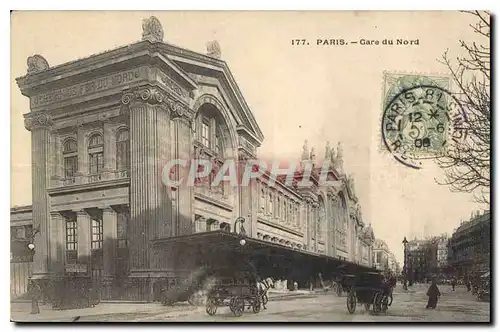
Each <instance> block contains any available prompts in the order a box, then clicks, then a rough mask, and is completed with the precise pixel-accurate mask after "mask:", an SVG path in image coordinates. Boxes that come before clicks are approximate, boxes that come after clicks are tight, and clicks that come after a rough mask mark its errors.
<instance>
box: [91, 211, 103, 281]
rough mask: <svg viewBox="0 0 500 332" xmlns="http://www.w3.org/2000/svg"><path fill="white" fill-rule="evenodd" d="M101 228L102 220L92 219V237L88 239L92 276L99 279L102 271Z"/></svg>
mask: <svg viewBox="0 0 500 332" xmlns="http://www.w3.org/2000/svg"><path fill="white" fill-rule="evenodd" d="M102 242H103V229H102V220H95V219H92V237H91V240H90V248H91V249H92V251H91V271H92V278H94V279H96V280H100V278H101V277H102V272H103V252H102Z"/></svg>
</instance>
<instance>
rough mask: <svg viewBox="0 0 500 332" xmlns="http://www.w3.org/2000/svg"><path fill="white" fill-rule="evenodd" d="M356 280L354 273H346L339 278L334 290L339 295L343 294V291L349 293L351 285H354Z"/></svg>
mask: <svg viewBox="0 0 500 332" xmlns="http://www.w3.org/2000/svg"><path fill="white" fill-rule="evenodd" d="M355 280H356V276H355V275H353V274H344V275H342V276H341V277H340V278H338V279H337V282H336V283H335V286H334V291H335V293H336V294H337V295H338V296H342V293H348V294H349V291H350V290H351V287H353V286H354V282H355Z"/></svg>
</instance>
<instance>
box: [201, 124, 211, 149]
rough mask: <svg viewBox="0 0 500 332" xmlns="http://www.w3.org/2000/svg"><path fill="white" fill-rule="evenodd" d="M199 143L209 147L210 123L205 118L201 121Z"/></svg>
mask: <svg viewBox="0 0 500 332" xmlns="http://www.w3.org/2000/svg"><path fill="white" fill-rule="evenodd" d="M201 144H203V145H204V146H206V147H207V148H210V125H209V124H208V121H206V120H203V122H202V123H201Z"/></svg>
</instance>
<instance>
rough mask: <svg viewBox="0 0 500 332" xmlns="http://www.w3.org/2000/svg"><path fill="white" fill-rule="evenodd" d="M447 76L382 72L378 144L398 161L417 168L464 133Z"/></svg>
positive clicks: (441, 152)
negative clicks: (381, 108) (424, 160)
mask: <svg viewBox="0 0 500 332" xmlns="http://www.w3.org/2000/svg"><path fill="white" fill-rule="evenodd" d="M450 81H451V80H450V78H447V77H433V76H422V75H405V74H390V73H385V74H384V97H383V110H382V111H383V115H382V123H381V133H382V144H383V146H384V148H385V149H386V150H388V151H389V152H390V153H391V154H392V155H393V156H394V158H395V159H396V160H398V161H399V162H401V163H402V164H404V165H406V166H409V167H412V168H421V167H422V160H423V159H433V158H438V157H439V156H442V155H443V154H444V153H445V152H446V149H447V148H448V147H449V146H450V144H459V143H460V141H461V140H463V139H465V138H466V136H467V131H466V128H463V123H464V122H465V121H464V120H465V112H464V111H463V109H462V106H461V105H460V102H459V101H458V99H457V98H456V97H455V96H454V95H453V94H452V93H451V92H450V85H451V82H450Z"/></svg>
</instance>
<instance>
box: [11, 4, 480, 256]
mask: <svg viewBox="0 0 500 332" xmlns="http://www.w3.org/2000/svg"><path fill="white" fill-rule="evenodd" d="M150 15H155V16H156V17H157V18H158V19H159V20H160V22H161V24H162V26H163V30H164V36H165V37H164V41H165V42H167V43H170V44H174V45H178V46H181V47H183V48H187V49H191V50H193V51H196V52H200V53H205V51H206V43H207V42H208V41H211V40H217V41H218V42H219V44H220V46H221V51H222V59H223V60H225V61H226V62H227V64H228V66H229V68H230V70H231V72H232V74H233V76H234V77H235V79H236V82H237V84H238V86H239V88H240V90H241V91H242V93H243V95H244V97H245V100H246V102H247V103H248V105H249V106H250V109H251V110H252V112H253V114H254V116H255V118H256V120H257V122H258V124H259V126H260V128H261V130H262V132H263V134H264V136H265V140H264V143H263V145H262V147H261V148H260V149H259V151H258V155H259V157H261V158H265V159H275V160H298V158H299V157H300V155H301V152H302V146H303V144H304V140H306V139H307V140H308V142H309V146H310V147H311V146H314V147H315V149H316V155H317V156H318V157H319V158H321V157H322V156H323V155H324V150H325V145H326V142H327V141H329V142H330V145H331V146H337V142H338V141H341V142H342V144H343V150H344V169H345V171H346V172H347V173H348V174H352V175H353V176H354V178H355V186H356V193H357V196H358V197H359V201H360V204H361V210H362V214H363V218H364V221H365V223H366V224H371V225H372V227H373V229H374V232H375V236H376V237H377V238H379V239H382V240H384V241H385V242H386V243H387V244H388V246H389V249H390V250H391V251H393V252H394V253H395V255H396V258H397V259H398V260H399V261H402V257H403V253H402V244H401V241H402V240H403V238H404V237H405V236H406V237H407V238H413V237H421V236H424V235H439V234H441V233H448V234H449V235H451V234H452V232H453V229H454V228H456V227H458V225H459V224H460V221H461V220H467V219H469V217H470V214H471V212H472V211H475V210H477V209H483V208H485V206H484V205H478V204H477V203H475V202H474V200H473V197H472V196H471V195H469V194H460V193H451V192H450V190H449V188H448V187H445V186H440V185H438V184H436V180H439V179H442V171H441V170H440V169H439V168H438V167H437V166H436V165H435V164H433V163H427V164H425V165H424V168H423V169H419V170H415V169H411V168H408V167H406V166H404V165H402V164H400V163H398V162H397V161H396V160H394V158H392V157H391V155H390V154H388V153H386V152H384V151H382V150H381V148H380V139H381V133H380V129H379V128H380V121H381V117H382V106H381V104H382V97H383V85H384V81H383V77H384V72H390V73H401V74H414V75H433V76H436V75H437V76H446V75H448V71H447V69H446V68H445V67H444V65H442V64H441V63H439V62H438V59H440V58H441V57H442V55H443V53H444V52H445V51H446V50H447V49H448V52H449V54H450V55H452V57H456V56H458V55H460V53H461V50H460V44H459V39H463V40H465V41H474V40H476V38H478V37H477V36H476V35H475V34H474V32H473V31H472V29H471V28H470V27H469V23H473V22H474V20H473V18H472V17H470V16H469V15H467V14H464V13H459V12H209V13H207V12H196V11H193V12H144V11H137V12H85V11H81V12H36V13H35V12H13V14H12V15H11V25H12V43H11V101H12V103H11V105H12V107H11V126H12V127H11V128H12V132H11V142H12V152H11V160H12V165H11V167H12V181H11V183H12V185H11V206H15V205H25V204H31V142H30V133H29V132H28V131H27V130H26V129H25V128H24V125H23V116H22V115H23V114H25V113H28V112H29V111H30V110H29V100H28V99H27V98H26V97H24V96H22V95H21V93H20V90H19V88H18V87H17V85H16V83H15V78H16V77H20V76H23V75H25V74H26V71H27V64H26V60H27V58H28V57H29V56H31V55H33V54H40V55H42V56H43V57H44V58H45V59H47V61H48V62H49V64H50V65H51V66H54V65H59V64H61V63H64V62H68V61H72V60H75V59H78V58H82V57H87V56H89V55H91V54H95V53H100V52H103V51H105V50H109V49H113V48H116V47H118V46H122V45H127V44H131V43H134V42H136V41H139V40H140V39H141V36H142V19H143V18H147V17H149V16H150ZM471 19H472V20H471ZM397 38H404V39H409V40H416V39H418V41H419V45H413V46H396V45H394V46H384V45H360V44H359V43H358V44H349V45H343V46H339V45H316V41H317V39H345V40H347V41H360V40H361V39H365V40H379V41H380V42H381V41H382V40H383V39H397ZM292 39H306V40H307V41H308V42H309V45H307V46H306V45H292ZM424 230H425V232H424ZM424 233H425V234H424Z"/></svg>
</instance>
